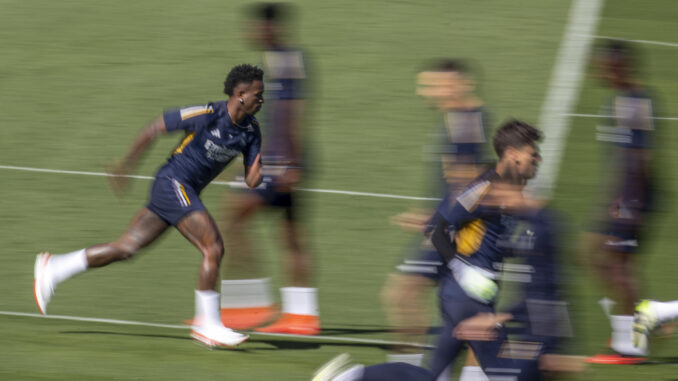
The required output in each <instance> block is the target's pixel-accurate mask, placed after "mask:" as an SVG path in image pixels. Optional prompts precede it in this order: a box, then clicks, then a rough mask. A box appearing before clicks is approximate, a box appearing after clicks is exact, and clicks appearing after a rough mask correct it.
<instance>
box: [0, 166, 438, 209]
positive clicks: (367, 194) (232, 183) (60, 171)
mask: <svg viewBox="0 0 678 381" xmlns="http://www.w3.org/2000/svg"><path fill="white" fill-rule="evenodd" d="M0 169H9V170H14V171H25V172H42V173H56V174H65V175H81V176H104V177H114V176H120V177H129V178H131V179H143V180H153V178H154V177H153V176H142V175H111V174H108V173H105V172H86V171H70V170H64V169H48V168H33V167H18V166H14V165H0ZM212 184H217V185H226V186H228V187H231V188H246V187H247V186H246V185H245V183H242V182H238V181H212ZM298 190H300V191H303V192H313V193H331V194H341V195H348V196H364V197H379V198H395V199H400V200H419V201H438V200H440V199H439V198H434V197H416V196H403V195H398V194H388V193H371V192H354V191H345V190H336V189H311V188H298Z"/></svg>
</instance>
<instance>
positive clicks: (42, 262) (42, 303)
mask: <svg viewBox="0 0 678 381" xmlns="http://www.w3.org/2000/svg"><path fill="white" fill-rule="evenodd" d="M51 256H52V255H51V254H50V253H47V252H42V253H40V254H38V256H37V257H36V258H35V267H34V268H33V278H34V279H33V295H34V296H35V304H36V305H37V306H38V310H40V313H41V314H43V315H46V314H47V304H49V301H50V299H52V295H54V281H53V280H52V272H51V269H50V267H49V259H50V257H51Z"/></svg>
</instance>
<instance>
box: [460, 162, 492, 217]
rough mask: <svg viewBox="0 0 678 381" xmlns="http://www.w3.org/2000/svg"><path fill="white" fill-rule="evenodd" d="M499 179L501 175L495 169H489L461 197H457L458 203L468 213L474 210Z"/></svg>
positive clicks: (468, 186)
mask: <svg viewBox="0 0 678 381" xmlns="http://www.w3.org/2000/svg"><path fill="white" fill-rule="evenodd" d="M498 179H499V175H498V174H497V172H495V170H494V168H491V169H488V170H487V171H485V172H484V173H482V174H481V175H480V176H478V177H476V178H475V179H474V180H473V181H471V182H470V183H469V184H468V185H467V186H466V187H465V188H464V190H463V191H462V192H461V193H460V194H459V196H457V199H456V201H457V202H458V203H459V204H461V206H463V207H464V209H466V210H468V211H471V210H474V209H475V208H476V206H477V205H478V204H479V203H480V201H481V200H482V199H483V197H485V195H487V193H488V191H489V190H490V186H491V185H492V183H493V182H494V181H497V180H498Z"/></svg>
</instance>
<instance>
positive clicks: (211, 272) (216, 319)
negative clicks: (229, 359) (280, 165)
mask: <svg viewBox="0 0 678 381" xmlns="http://www.w3.org/2000/svg"><path fill="white" fill-rule="evenodd" d="M177 229H178V230H179V231H180V232H181V234H183V235H184V237H186V239H188V240H189V241H190V242H191V243H192V244H194V245H195V246H196V247H197V248H198V250H200V253H201V254H202V263H201V266H200V272H199V275H198V290H196V292H195V298H196V303H195V307H196V308H195V309H196V311H195V317H194V319H193V326H192V331H191V336H192V337H193V338H195V339H196V340H198V341H200V342H202V343H203V344H205V345H207V346H209V347H213V346H226V347H232V346H235V345H238V344H240V343H242V342H243V341H245V340H247V339H248V337H249V336H247V335H243V334H240V333H237V332H235V331H233V330H231V329H230V328H226V327H225V326H224V325H223V324H222V322H221V317H220V312H219V293H218V292H216V291H215V290H216V287H217V283H218V279H219V265H220V263H221V258H222V256H223V253H224V245H223V241H222V239H221V235H220V234H219V230H218V228H217V225H216V223H215V222H214V220H213V219H212V217H211V216H210V215H209V214H208V213H207V211H205V210H199V211H195V212H192V213H190V214H188V215H187V216H186V217H184V218H182V219H181V221H179V223H178V224H177Z"/></svg>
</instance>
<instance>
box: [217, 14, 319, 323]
mask: <svg viewBox="0 0 678 381" xmlns="http://www.w3.org/2000/svg"><path fill="white" fill-rule="evenodd" d="M249 10H250V12H251V17H252V20H251V21H250V22H251V23H252V28H249V29H248V30H249V31H251V32H252V35H250V36H248V37H249V39H250V41H251V42H252V43H253V44H254V45H255V46H256V47H257V48H258V49H260V50H261V51H262V55H263V68H264V71H265V72H266V76H265V78H264V80H265V82H266V88H267V94H268V95H267V102H266V107H265V109H264V112H263V114H264V116H263V119H262V120H265V123H264V124H263V125H264V128H265V135H266V141H265V142H264V144H263V146H262V161H263V162H264V167H263V169H262V175H263V183H262V185H261V186H260V187H259V188H257V189H254V190H248V191H245V192H235V193H229V194H228V197H229V198H228V200H227V202H226V205H227V208H228V209H229V213H230V215H229V217H228V218H227V219H226V221H225V222H224V223H223V224H222V225H223V227H224V234H225V235H226V237H227V242H228V243H229V244H232V245H233V247H234V249H235V250H228V252H227V258H226V260H227V262H228V263H230V262H233V263H234V266H237V268H234V269H233V271H229V272H230V273H229V274H226V275H228V278H226V279H224V280H223V282H222V285H223V287H224V290H226V289H229V288H230V289H232V290H233V292H235V290H236V288H240V287H242V288H247V293H248V294H249V295H251V297H250V300H248V301H242V298H240V297H238V294H237V293H235V295H234V296H235V297H231V295H232V294H231V293H230V292H229V293H225V294H224V296H223V298H222V302H223V303H222V308H224V310H223V312H224V318H225V319H226V321H231V318H230V317H229V315H233V318H232V319H233V323H234V324H237V325H238V326H240V327H242V328H243V329H249V328H253V327H255V326H258V325H261V324H262V323H267V322H268V321H267V320H269V319H266V318H268V317H275V311H274V310H275V309H276V308H274V307H272V306H273V305H274V304H273V303H272V300H271V299H273V298H270V297H267V296H268V295H269V294H270V291H269V286H270V285H269V279H268V278H263V279H262V278H261V277H260V276H259V275H260V272H259V271H258V268H259V267H261V266H260V262H261V260H260V257H261V255H257V254H258V253H257V251H256V248H255V247H253V246H254V245H253V244H252V239H251V238H250V230H251V226H252V224H251V220H252V218H253V217H254V216H255V215H256V214H260V213H262V212H264V211H269V212H270V211H273V212H276V213H279V214H281V215H280V216H279V217H278V216H276V217H278V218H279V220H278V221H277V222H278V223H279V227H280V233H281V236H282V237H281V239H280V240H279V241H280V242H281V243H282V246H283V247H282V249H283V253H284V256H283V269H284V276H285V279H284V280H283V282H282V283H283V284H285V286H286V287H282V288H281V289H280V293H281V300H282V314H280V316H279V317H278V319H277V320H275V321H273V322H272V323H271V324H269V325H266V326H263V327H258V328H255V330H256V331H259V332H270V333H290V334H298V335H314V334H317V333H318V332H320V319H319V316H318V301H317V289H316V288H315V287H314V285H313V279H312V275H313V271H312V270H313V263H312V257H311V254H310V253H309V251H308V248H307V242H306V234H305V232H304V224H303V223H304V221H303V214H304V211H303V210H302V205H301V204H302V201H303V200H302V197H301V195H300V194H299V192H297V191H296V188H297V187H298V186H299V184H300V183H301V181H304V180H306V178H307V175H308V162H307V154H308V139H307V135H308V129H307V128H306V104H307V92H308V90H309V89H308V88H309V84H308V68H307V65H306V59H305V55H304V53H303V52H302V51H301V50H300V49H299V48H297V47H294V46H293V45H292V44H291V43H290V39H291V38H290V37H289V35H290V34H291V30H290V29H291V27H292V25H291V20H292V18H293V17H294V14H293V11H294V9H293V6H292V5H291V4H285V3H258V4H254V5H252V6H251V8H250V9H249ZM247 267H249V268H247ZM229 270H230V269H229ZM243 278H244V279H243ZM238 316H240V317H241V318H240V319H237V317H238Z"/></svg>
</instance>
